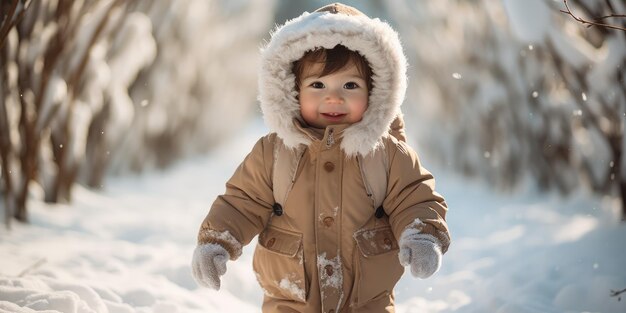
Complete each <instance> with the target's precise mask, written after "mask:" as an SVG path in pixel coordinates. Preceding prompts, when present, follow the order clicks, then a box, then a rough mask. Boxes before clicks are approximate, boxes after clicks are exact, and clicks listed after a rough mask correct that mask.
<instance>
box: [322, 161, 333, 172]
mask: <svg viewBox="0 0 626 313" xmlns="http://www.w3.org/2000/svg"><path fill="white" fill-rule="evenodd" d="M324 169H325V170H326V171H327V172H332V171H333V170H334V169H335V164H333V162H326V163H324Z"/></svg>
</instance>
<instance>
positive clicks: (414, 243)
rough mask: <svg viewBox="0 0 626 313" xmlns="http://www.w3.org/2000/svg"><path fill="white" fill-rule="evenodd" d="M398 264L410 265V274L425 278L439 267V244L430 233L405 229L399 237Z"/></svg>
mask: <svg viewBox="0 0 626 313" xmlns="http://www.w3.org/2000/svg"><path fill="white" fill-rule="evenodd" d="M399 245H400V253H399V255H398V257H399V258H400V264H402V265H404V266H411V274H413V276H415V277H417V278H421V279H425V278H428V277H430V276H431V275H433V274H435V273H436V272H437V271H438V270H439V268H440V267H441V245H440V244H439V240H437V238H435V237H434V236H432V235H428V234H420V233H418V232H417V231H415V230H405V231H404V232H403V233H402V236H401V238H400V242H399Z"/></svg>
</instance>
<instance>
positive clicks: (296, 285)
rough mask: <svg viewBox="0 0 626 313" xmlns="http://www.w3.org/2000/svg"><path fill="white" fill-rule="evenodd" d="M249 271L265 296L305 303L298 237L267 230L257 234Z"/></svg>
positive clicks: (299, 238) (305, 290)
mask: <svg viewBox="0 0 626 313" xmlns="http://www.w3.org/2000/svg"><path fill="white" fill-rule="evenodd" d="M252 267H253V268H254V272H255V273H256V276H257V280H258V281H259V284H260V285H261V287H262V288H263V291H264V292H265V295H266V296H268V297H273V298H277V299H284V300H293V301H298V302H305V301H306V297H307V293H308V290H307V289H308V284H307V282H306V275H305V274H304V260H303V251H302V234H300V233H295V232H291V231H288V230H284V229H280V228H278V227H274V226H271V225H270V226H268V228H266V229H265V230H264V231H263V232H262V233H261V234H259V243H258V244H257V246H256V249H255V250H254V259H253V261H252Z"/></svg>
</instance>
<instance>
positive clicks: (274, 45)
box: [258, 3, 407, 156]
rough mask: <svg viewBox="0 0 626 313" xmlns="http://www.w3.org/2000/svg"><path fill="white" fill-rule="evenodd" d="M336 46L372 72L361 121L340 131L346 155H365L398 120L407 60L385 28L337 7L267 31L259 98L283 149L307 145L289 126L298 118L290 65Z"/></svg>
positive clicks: (265, 115) (396, 36) (293, 128)
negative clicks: (357, 57) (351, 53)
mask: <svg viewBox="0 0 626 313" xmlns="http://www.w3.org/2000/svg"><path fill="white" fill-rule="evenodd" d="M338 44H341V45H343V46H345V47H347V48H348V49H350V50H353V51H357V52H358V53H359V54H361V55H362V56H363V57H365V58H366V59H367V61H368V62H369V64H370V67H371V69H372V82H373V84H372V85H373V86H374V87H373V88H372V90H371V92H370V96H369V105H368V108H367V110H366V111H365V113H364V115H363V119H362V120H361V121H360V122H357V123H354V124H352V125H350V126H349V127H347V128H346V129H345V131H344V132H343V140H342V142H341V148H342V150H343V151H344V152H345V153H346V155H348V156H356V155H357V154H360V155H362V156H365V155H367V154H368V153H369V152H371V151H373V150H375V149H376V148H377V147H378V145H379V144H380V139H381V137H382V136H384V135H385V134H387V132H388V131H389V127H390V125H391V123H392V122H393V121H394V119H395V118H396V116H400V114H401V113H400V112H401V111H400V105H401V104H402V101H403V100H404V95H405V92H406V84H407V83H406V67H407V63H406V57H405V56H404V53H403V52H402V46H401V44H400V40H399V38H398V34H397V33H396V32H395V31H394V30H393V29H392V28H391V26H389V24H387V23H385V22H383V21H381V20H379V19H377V18H375V19H372V18H369V17H368V16H366V15H365V14H363V13H361V12H359V11H358V10H356V9H354V8H352V7H349V6H345V5H343V4H338V3H335V4H331V5H328V6H325V7H322V8H320V9H318V10H316V11H315V12H313V13H308V12H305V13H303V14H302V15H300V16H299V17H296V18H294V19H292V20H289V21H287V22H286V23H285V24H284V25H282V26H279V27H277V28H276V30H275V31H274V32H272V36H271V40H270V42H269V43H268V44H267V46H266V47H265V48H263V49H262V51H261V69H260V76H259V97H258V99H259V101H260V103H261V110H262V112H263V116H264V119H265V123H266V124H267V126H268V127H269V129H270V131H272V132H276V134H277V135H278V137H280V138H281V139H282V140H283V142H284V144H285V145H287V146H288V147H292V148H295V147H297V146H299V145H301V144H304V145H308V144H309V143H311V139H310V137H308V136H306V135H305V134H304V133H302V131H300V130H299V129H298V128H297V127H296V125H294V119H297V118H300V117H301V116H300V105H299V103H298V100H297V98H296V97H297V95H298V92H297V91H296V88H295V75H294V74H293V72H292V64H293V62H294V61H296V60H298V59H300V58H301V57H302V56H303V55H304V54H305V52H307V51H308V50H312V49H315V48H320V47H321V48H327V49H332V48H333V47H335V46H336V45H338Z"/></svg>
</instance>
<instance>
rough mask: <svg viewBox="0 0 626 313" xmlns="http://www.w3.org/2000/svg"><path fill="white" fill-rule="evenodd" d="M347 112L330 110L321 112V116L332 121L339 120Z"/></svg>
mask: <svg viewBox="0 0 626 313" xmlns="http://www.w3.org/2000/svg"><path fill="white" fill-rule="evenodd" d="M346 115H347V114H345V113H335V112H330V113H322V116H323V117H324V118H325V119H327V120H329V121H332V122H339V121H341V120H343V118H344V117H345V116H346Z"/></svg>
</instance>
